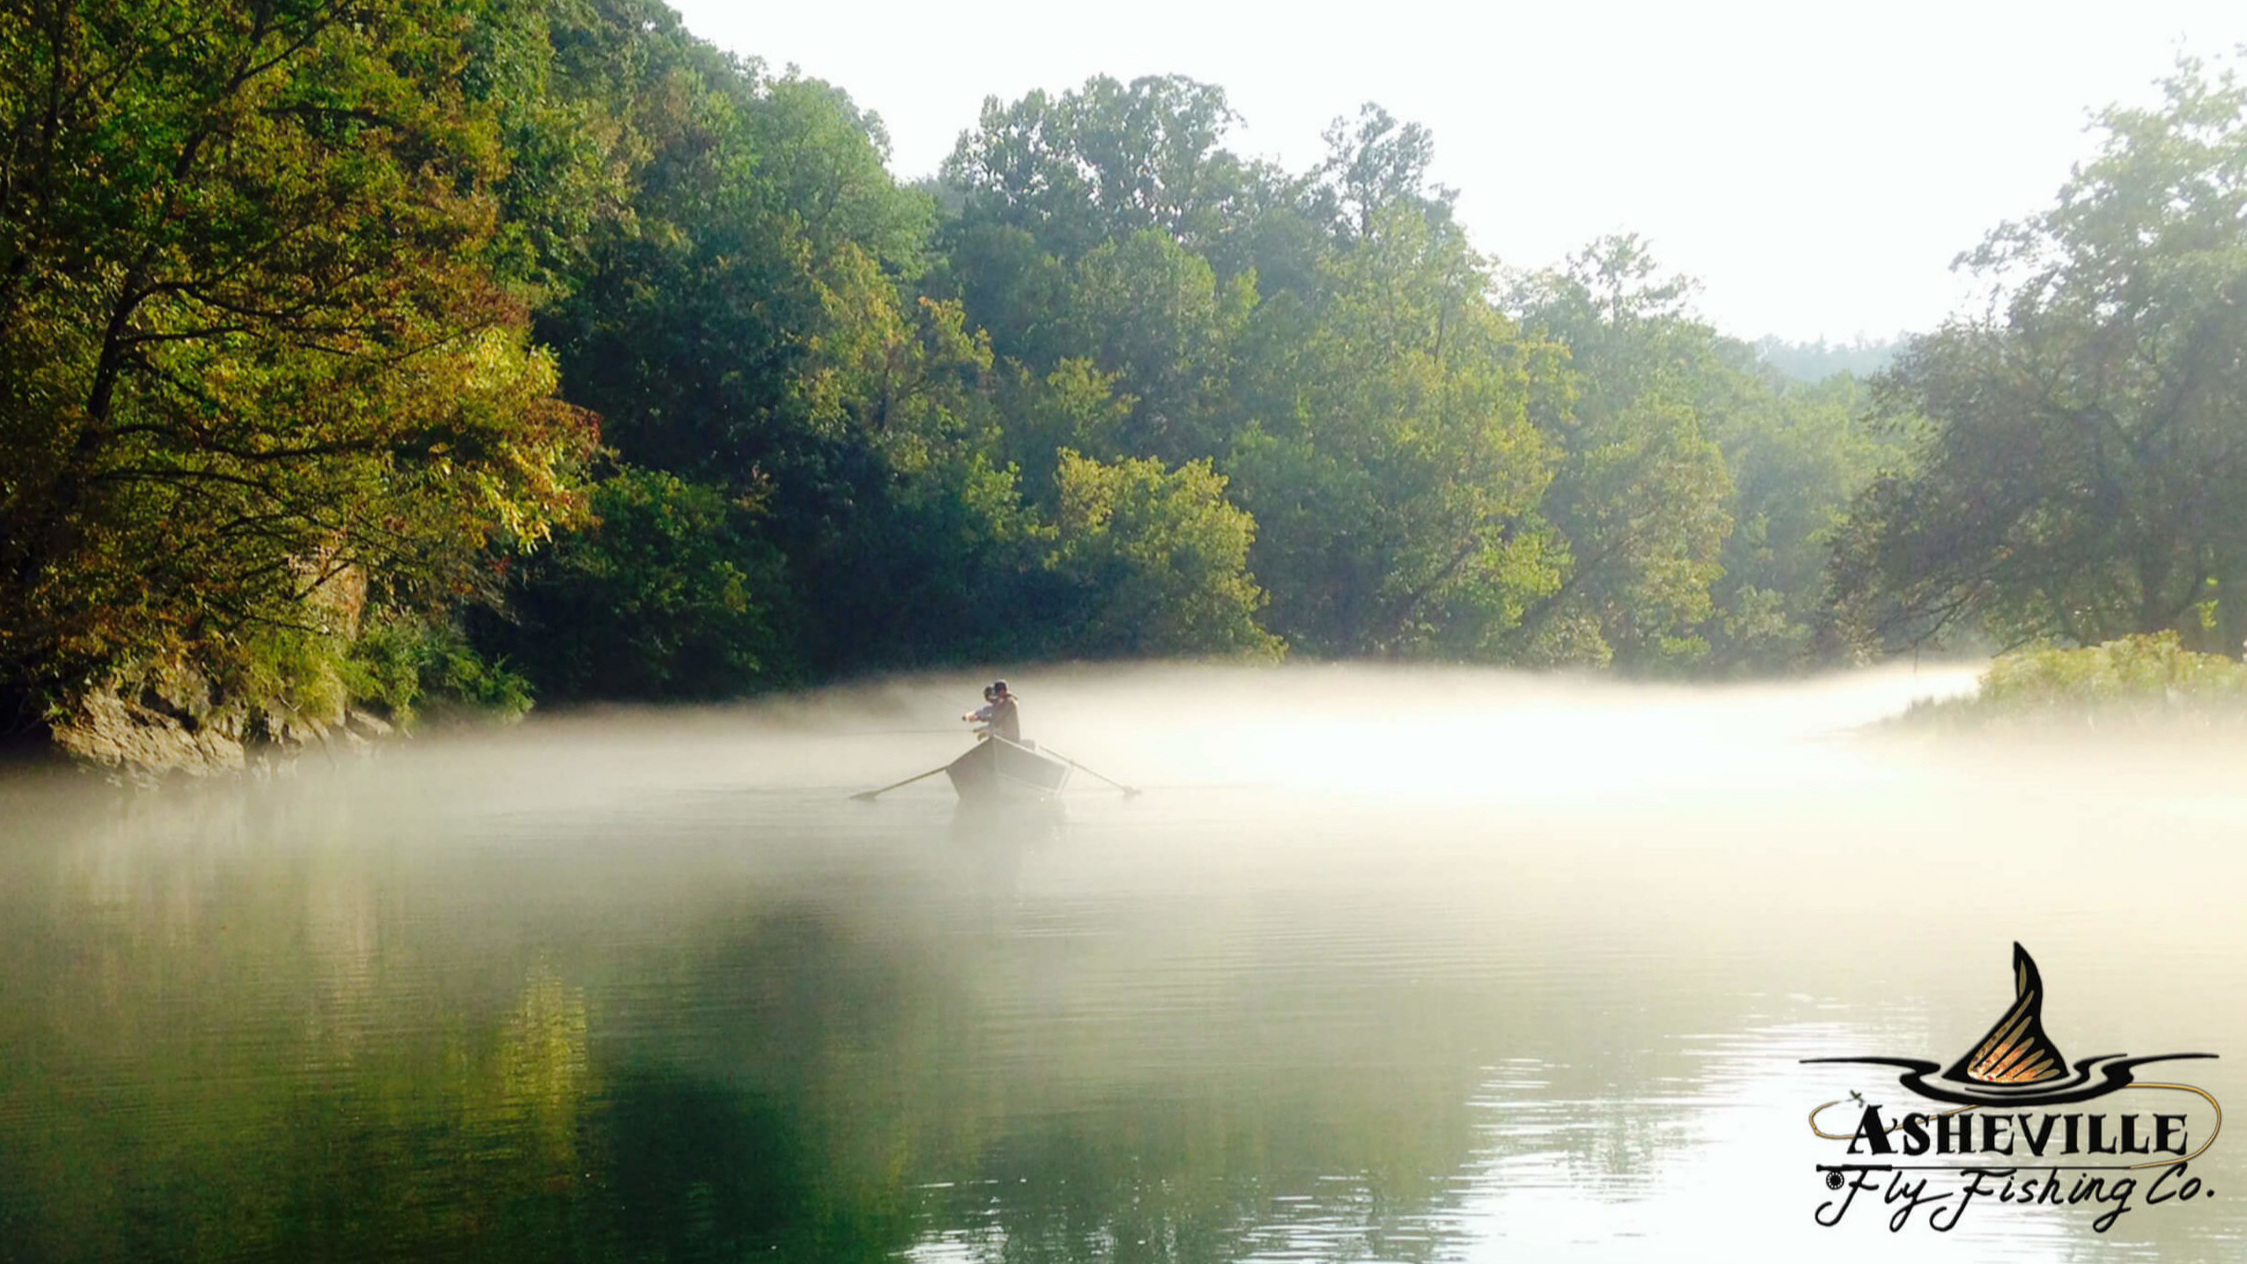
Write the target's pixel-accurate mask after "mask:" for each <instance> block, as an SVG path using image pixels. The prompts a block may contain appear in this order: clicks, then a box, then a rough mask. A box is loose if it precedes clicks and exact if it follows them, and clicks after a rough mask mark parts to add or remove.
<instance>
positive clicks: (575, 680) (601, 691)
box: [482, 469, 795, 700]
mask: <svg viewBox="0 0 2247 1264" xmlns="http://www.w3.org/2000/svg"><path fill="white" fill-rule="evenodd" d="M592 511H593V514H594V517H595V519H596V521H595V522H594V523H591V524H589V525H588V526H587V527H586V528H585V529H583V530H580V531H575V532H572V533H569V534H567V535H564V536H562V537H561V538H560V539H558V540H557V541H556V542H555V545H554V547H553V548H551V549H549V550H547V551H546V552H545V553H543V554H542V555H540V556H538V557H536V558H534V559H532V560H531V561H530V562H529V563H528V565H527V566H526V567H525V568H524V569H525V574H524V576H523V578H522V582H521V584H520V585H519V587H518V589H517V591H516V594H515V596H514V599H513V602H512V609H511V611H510V614H511V620H510V621H509V622H507V623H505V624H498V623H497V621H496V620H490V619H487V620H486V622H487V624H493V625H495V626H489V627H487V628H486V629H485V631H484V635H483V638H482V639H483V640H484V642H485V644H487V645H490V646H494V647H496V648H498V649H500V650H501V651H503V652H504V653H506V654H507V656H508V657H509V659H510V660H511V661H512V662H514V663H515V664H517V665H518V666H519V667H520V669H521V670H522V671H523V672H524V673H526V674H527V675H528V676H529V678H530V680H531V682H532V683H533V684H534V685H535V686H536V687H537V688H538V690H539V692H540V693H541V694H542V695H544V696H546V697H550V698H560V699H571V698H631V699H644V700H654V699H677V698H725V697H735V696H739V695H741V694H745V693H752V692H755V691H757V690H759V689H761V688H767V687H770V686H771V685H773V684H774V683H779V682H785V681H788V680H790V679H791V678H793V676H794V673H795V664H794V662H793V660H792V657H791V642H790V638H789V637H788V636H787V635H786V633H785V629H786V627H787V619H788V617H789V613H790V612H789V610H788V598H787V593H788V586H787V584H786V582H785V579H784V567H783V563H782V560H781V558H780V556H779V555H778V553H777V552H775V551H774V550H773V548H772V547H771V546H770V545H768V544H766V543H765V542H764V541H763V540H761V539H760V538H759V536H758V532H757V530H756V521H755V519H756V514H757V510H756V506H755V505H753V504H745V503H743V502H741V501H739V500H737V499H734V498H731V497H729V496H728V495H727V494H726V493H725V492H723V491H721V490H719V489H717V488H712V487H707V486H700V485H697V484H693V483H689V482H686V481H684V480H682V479H680V478H679V477H677V476H676V475H672V474H666V473H662V472H660V471H651V470H635V469H623V470H619V471H617V472H616V473H615V474H613V475H611V476H610V477H608V478H605V479H603V480H602V481H601V482H600V483H598V484H597V485H596V486H595V488H594V491H593V496H592Z"/></svg>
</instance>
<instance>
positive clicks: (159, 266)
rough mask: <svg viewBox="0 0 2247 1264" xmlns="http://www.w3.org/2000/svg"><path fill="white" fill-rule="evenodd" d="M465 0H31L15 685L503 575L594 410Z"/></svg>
mask: <svg viewBox="0 0 2247 1264" xmlns="http://www.w3.org/2000/svg"><path fill="white" fill-rule="evenodd" d="M470 16H471V10H470V9H469V8H468V7H467V6H465V5H462V4H455V3H452V2H451V0H365V2H358V0H307V2H305V3H292V4H281V5H255V6H225V5H221V6H197V5H185V4H177V3H170V2H169V0H116V2H115V3H108V4H102V5H80V4H73V3H65V2H63V0H32V2H30V3H26V4H18V5H12V6H9V7H8V8H6V9H5V10H4V11H0V162H4V164H5V165H4V167H0V452H4V453H5V458H4V459H5V462H6V463H5V466H4V467H0V679H5V681H6V682H7V686H6V687H7V689H8V690H9V691H11V692H18V693H20V694H22V695H24V696H32V697H39V698H45V699H47V700H48V701H49V702H50V703H51V702H53V701H54V700H55V699H57V698H60V697H62V696H64V695H66V694H68V693H69V692H70V691H72V690H78V689H83V688H85V687H87V686H89V685H93V684H98V683H99V681H100V680H101V679H102V678H103V677H105V676H106V675H108V674H110V673H112V672H114V671H116V670H118V669H120V668H121V667H122V666H124V665H127V664H130V663H132V662H134V661H136V660H146V659H148V658H150V657H152V656H169V657H174V658H181V657H183V658H184V659H185V660H188V661H190V662H192V663H193V664H195V665H198V666H200V667H202V668H205V669H208V670H211V671H216V670H217V669H218V668H219V667H220V666H222V665H223V664H224V663H225V662H226V661H228V660H229V659H238V658H239V657H240V656H241V655H242V654H243V653H245V652H247V650H246V647H248V646H250V645H251V644H252V643H253V642H254V641H255V640H256V639H257V637H258V635H259V633H260V632H261V630H269V629H275V628H284V629H299V630H303V631H306V632H308V633H311V634H322V635H324V634H326V633H328V632H332V631H339V630H348V627H349V626H350V625H352V624H354V623H355V621H356V619H357V618H358V616H359V614H360V613H361V611H362V610H363V609H364V608H365V606H366V605H367V604H368V603H372V604H374V605H376V606H381V607H392V608H428V607H442V606H446V605H449V604H451V603H454V602H457V601H459V600H462V599H463V598H469V597H474V596H477V595H479V594H489V593H491V592H492V591H493V590H494V588H495V583H494V572H493V571H492V569H491V567H490V566H489V565H488V550H490V549H492V548H499V549H509V548H519V547H526V546H529V545H532V544H535V543H536V542H537V541H539V540H541V539H542V538H543V537H544V536H545V535H546V534H547V532H548V530H549V529H550V528H551V527H552V526H553V525H554V524H556V523H557V522H562V521H566V520H568V519H569V518H570V517H571V516H572V515H573V514H574V513H576V512H577V508H578V503H579V496H578V493H577V491H576V490H575V488H574V485H573V476H572V473H571V470H572V467H573V464H574V463H575V462H576V461H577V460H578V459H580V458H581V457H582V456H583V455H584V454H585V452H586V451H587V450H588V448H589V447H590V445H591V443H592V442H593V439H594V433H593V427H592V425H591V424H590V420H589V419H588V418H587V417H586V416H585V415H584V414H582V413H580V412H578V411H576V410H574V409H570V408H567V407H564V406H562V405H560V404H559V403H557V402H556V401H554V400H553V399H552V398H551V397H550V391H551V389H552V387H553V385H554V372H553V367H552V362H551V360H550V359H549V357H547V356H546V355H545V354H544V353H543V352H541V351H539V350H537V349H535V348H534V347H532V346H531V345H530V344H529V342H528V340H527V337H526V334H527V323H528V322H527V314H526V313H525V311H524V310H523V308H522V307H521V306H520V304H519V303H518V302H517V301H516V299H515V297H514V296H513V295H511V294H510V292H509V291H508V290H507V289H506V288H504V287H503V286H502V284H501V283H500V281H499V279H498V277H497V275H496V272H495V264H496V258H495V254H494V251H495V249H496V248H497V242H498V234H497V229H496V225H497V198H496V194H495V190H496V188H497V187H498V185H499V184H500V183H501V182H502V181H503V180H504V179H505V177H506V175H507V173H508V170H509V166H508V159H507V156H506V153H505V151H504V150H503V148H502V146H501V144H500V139H499V127H498V123H497V120H496V119H495V117H494V115H493V113H492V112H491V111H490V110H489V109H487V108H485V107H484V106H482V105H480V104H478V103H477V102H474V101H472V100H467V99H464V98H463V96H462V94H461V93H460V92H458V91H456V90H455V89H454V87H453V85H454V84H455V83H456V81H458V80H459V79H460V77H461V76H462V75H463V74H464V72H465V70H466V68H467V66H468V64H469V62H470V60H471V50H470V49H469V47H468V46H467V44H466V43H465V42H464V40H463V38H462V32H463V30H464V28H465V26H466V24H467V21H468V19H469V18H470Z"/></svg>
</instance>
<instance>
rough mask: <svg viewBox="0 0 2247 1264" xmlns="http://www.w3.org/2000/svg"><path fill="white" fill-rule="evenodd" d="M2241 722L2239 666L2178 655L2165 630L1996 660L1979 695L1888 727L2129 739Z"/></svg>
mask: <svg viewBox="0 0 2247 1264" xmlns="http://www.w3.org/2000/svg"><path fill="white" fill-rule="evenodd" d="M2242 722H2247V663H2241V662H2239V661H2237V660H2235V659H2230V658H2225V657H2223V656H2221V655H2217V654H2201V653H2195V652H2194V651H2192V650H2188V649H2186V648H2184V646H2183V644H2182V642H2181V641H2180V640H2179V638H2178V637H2177V635H2176V634H2175V633H2174V632H2159V633H2154V634H2151V635H2143V636H2128V637H2120V638H2117V639H2115V640H2112V641H2108V642H2105V643H2103V644H2100V645H2087V646H2079V647H2044V648H2035V649H2024V650H2016V651H2013V652H2011V653H2006V654H2000V655H1999V656H1998V657H1997V658H1996V659H1995V660H1994V661H1993V662H1992V663H1991V664H1990V667H1989V669H1988V670H1987V671H1986V672H1984V673H1983V674H1982V676H1981V678H1980V681H1979V688H1977V689H1976V691H1975V692H1974V693H1972V694H1968V695H1962V696H1959V697H1955V698H1940V699H1929V700H1923V701H1920V702H1917V703H1914V704H1913V705H1912V707H1911V709H1910V710H1909V711H1907V712H1905V713H1904V714H1903V715H1901V716H1898V717H1896V718H1895V719H1893V720H1891V721H1889V722H1888V723H1889V726H1890V727H1893V728H1898V729H1903V730H1912V731H1919V732H1929V733H1970V732H2049V733H2056V734H2069V733H2082V732H2084V731H2087V730H2090V731H2095V730H2119V731H2125V732H2127V731H2132V730H2137V729H2142V728H2146V727H2151V726H2155V725H2174V724H2178V723H2185V724H2197V725H2232V724H2240V723H2242Z"/></svg>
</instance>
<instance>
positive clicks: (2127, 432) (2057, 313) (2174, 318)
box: [1833, 62, 2247, 655]
mask: <svg viewBox="0 0 2247 1264" xmlns="http://www.w3.org/2000/svg"><path fill="white" fill-rule="evenodd" d="M2165 90H2166V100H2165V102H2164V104H2163V105H2162V106H2161V107H2160V108H2158V109H2151V110H2140V109H2119V108H2118V109H2112V110H2109V111H2107V112H2106V113H2105V114H2103V115H2102V116H2101V118H2100V126H2101V128H2102V129H2103V130H2104V132H2105V140H2104V143H2103V145H2102V147H2101V150H2100V152H2099V154H2098V156H2097V157H2096V158H2095V159H2094V160H2092V161H2091V162H2089V163H2087V164H2085V165H2084V166H2083V167H2082V168H2081V169H2080V170H2079V171H2078V172H2077V173H2076V175H2075V176H2074V178H2073V179H2071V180H2070V181H2069V182H2068V183H2067V185H2066V186H2065V187H2064V188H2063V189H2062V190H2061V193H2060V198H2059V201H2058V203H2057V204H2056V205H2055V206H2053V207H2052V208H2051V209H2050V210H2048V211H2046V212H2044V213H2042V214H2040V215H2037V216H2034V217H2032V218H2029V219H2026V220H2023V221H2020V222H2018V223H2013V224H2008V225H2005V226H2003V227H2001V228H1999V229H1998V230H1997V231H1996V232H1994V233H1992V234H1991V235H1990V237H1989V238H1988V240H1987V241H1985V242H1984V243H1983V244H1982V246H1981V247H1980V248H1979V249H1977V250H1976V251H1974V252H1973V253H1972V254H1970V255H1969V256H1967V257H1966V259H1965V260H1964V262H1965V264H1966V265H1967V266H1969V267H1970V268H1972V269H1973V270H1974V271H1975V273H1976V274H1977V275H1979V276H1980V277H1982V278H1983V279H1984V280H1985V281H1986V282H1987V283H1988V284H1989V286H1990V287H1991V291H1992V295H1993V297H1992V305H1991V308H1990V310H1989V312H1988V313H1987V314H1986V315H1983V316H1980V317H1977V318H1973V319H1962V320H1959V321H1955V322H1953V323H1952V324H1950V325H1947V326H1945V327H1944V328H1943V329H1942V330H1940V331H1938V332H1937V333H1935V334H1933V335H1930V336H1928V337H1926V338H1922V339H1919V340H1917V341H1916V342H1914V343H1913V344H1912V346H1911V347H1910V349H1909V350H1907V351H1906V352H1905V354H1904V355H1903V357H1902V358H1901V360H1900V361H1899V362H1898V364H1897V366H1896V368H1895V370H1894V371H1893V372H1892V373H1891V374H1890V375H1888V377H1887V378H1886V379H1885V380H1884V383H1883V386H1882V392H1881V402H1882V404H1883V406H1884V409H1885V411H1886V412H1887V413H1889V414H1890V415H1891V416H1893V417H1895V418H1897V419H1898V420H1899V424H1904V423H1906V422H1908V421H1910V420H1911V419H1918V422H1919V424H1918V426H1917V428H1916V431H1915V435H1916V445H1915V448H1914V453H1913V460H1912V462H1911V465H1910V467H1909V468H1908V469H1906V470H1902V471H1899V472H1895V473H1892V474H1891V475H1889V476H1887V477H1884V478H1882V479H1880V480H1879V481H1878V482H1876V483H1874V484H1873V485H1872V486H1870V487H1869V488H1868V489H1867V490H1866V491H1865V492H1864V493H1863V495H1862V496H1861V497H1859V499H1858V501H1857V503H1856V505H1855V506H1854V509H1853V512H1852V515H1851V521H1850V526H1849V531H1848V534H1847V536H1846V539H1845V540H1844V542H1843V547H1841V548H1840V549H1839V551H1838V552H1837V555H1836V557H1835V561H1834V575H1833V579H1834V586H1835V591H1836V596H1837V598H1838V600H1839V601H1840V603H1841V604H1842V608H1843V610H1844V611H1845V613H1846V614H1847V615H1848V616H1849V617H1850V619H1851V621H1852V625H1853V626H1854V627H1855V628H1857V629H1859V631H1860V634H1861V635H1864V636H1866V637H1868V638H1870V639H1873V640H1875V641H1879V642H1886V643H1891V644H1893V643H1902V642H1916V641H1920V640H1924V639H1926V638H1928V637H1931V636H1936V635H1940V634H1942V633H1944V632H1946V631H1948V630H1952V629H1955V628H1961V627H1966V628H1973V629H1977V630H1981V631H1985V632H1987V633H1988V634H1990V635H1991V636H1993V637H1994V638H1995V639H1998V640H2000V641H2001V642H2019V641H2024V640H2029V639H2034V638H2038V637H2057V638H2064V639H2067V640H2070V641H2074V642H2076V643H2078V644H2086V645H2087V644H2094V643H2098V642H2102V641H2107V640H2111V639H2114V638H2116V637H2119V636H2123V635H2125V634H2132V633H2154V632H2160V631H2171V630H2173V631H2175V632H2177V633H2179V634H2180V635H2181V636H2182V637H2183V638H2184V640H2185V642H2186V644H2187V645H2188V646H2189V647H2192V648H2198V649H2203V650H2213V651H2215V652H2220V653H2224V654H2228V655H2237V654H2238V653H2239V651H2240V649H2241V645H2242V642H2243V640H2247V443H2243V438H2247V431H2243V430H2242V425H2243V419H2247V360H2243V359H2242V357H2241V355H2240V348H2241V347H2242V346H2247V89H2243V88H2242V87H2241V86H2240V85H2239V84H2238V83H2237V81H2236V80H2235V79H2234V77H2233V76H2232V75H2231V74H2230V73H2229V72H2225V73H2222V74H2212V73H2210V72H2209V71H2208V70H2207V69H2206V68H2204V67H2202V66H2200V65H2198V64H2196V63H2191V62H2186V63H2184V64H2183V65H2182V66H2181V67H2180V69H2179V70H2178V72H2177V73H2176V75H2175V76H2174V77H2172V78H2171V79H2170V80H2168V82H2167V83H2166V85H2165Z"/></svg>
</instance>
